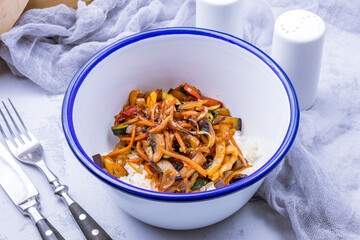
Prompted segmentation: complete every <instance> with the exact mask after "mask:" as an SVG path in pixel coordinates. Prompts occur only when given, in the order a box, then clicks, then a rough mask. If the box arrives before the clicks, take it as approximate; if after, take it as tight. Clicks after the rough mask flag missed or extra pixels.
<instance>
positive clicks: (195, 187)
mask: <svg viewBox="0 0 360 240" xmlns="http://www.w3.org/2000/svg"><path fill="white" fill-rule="evenodd" d="M209 182H211V179H209V178H202V179H200V180H198V181H196V182H195V183H194V185H192V187H191V190H193V191H194V190H198V189H200V188H201V187H203V186H205V185H206V184H208V183H209Z"/></svg>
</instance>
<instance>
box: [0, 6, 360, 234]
mask: <svg viewBox="0 0 360 240" xmlns="http://www.w3.org/2000/svg"><path fill="white" fill-rule="evenodd" d="M298 8H303V9H307V10H310V11H313V12H314V13H317V14H318V15H320V16H321V17H322V18H323V19H324V20H325V22H326V24H327V33H326V41H325V49H324V59H323V66H322V71H321V77H320V83H319V90H318V99H317V101H316V103H315V105H314V106H313V108H312V109H311V110H309V111H306V112H302V113H301V120H300V127H299V132H298V135H297V139H296V140H295V142H294V144H293V146H292V148H291V150H290V151H289V153H288V154H287V156H286V158H285V160H284V161H283V163H282V164H280V165H279V166H278V167H277V168H276V169H275V170H274V171H272V172H271V173H270V174H269V175H268V176H267V177H266V179H265V181H264V184H263V185H262V187H261V188H260V190H259V193H260V195H261V196H262V197H263V198H264V199H266V200H267V201H268V203H269V205H270V206H271V207H272V208H273V209H275V210H276V211H278V212H279V213H280V214H281V215H283V216H286V217H289V219H290V221H291V223H292V226H293V229H294V231H295V233H296V236H297V237H298V238H299V239H360V205H359V204H357V203H358V202H360V148H359V147H358V144H357V143H358V139H359V138H360V116H359V115H360V104H359V101H360V91H359V90H360V78H359V76H360V70H359V69H360V67H359V66H360V54H359V53H360V35H359V34H360V20H359V19H360V18H359V17H358V12H360V3H359V2H356V1H335V0H328V1H326V0H323V1H320V0H317V1H316V0H315V1H314V0H301V1H300V0H295V1H294V0H268V1H266V0H261V1H259V0H256V1H255V0H246V1H245V5H244V11H245V25H244V27H245V28H244V39H245V40H247V41H249V42H251V43H253V44H255V45H256V46H258V47H260V48H261V49H263V50H265V52H267V53H269V52H270V47H271V39H272V31H273V24H274V19H275V18H276V17H277V16H278V15H279V14H281V13H282V12H284V11H287V10H291V9H298ZM194 23H195V0H171V1H170V0H132V1H129V0H128V1H126V0H122V1H115V0H95V1H94V2H93V3H92V4H90V5H89V6H86V5H85V4H83V3H82V2H81V1H80V2H79V8H78V10H77V11H75V10H73V9H69V8H67V7H66V6H64V5H59V6H57V7H53V8H48V9H43V10H30V11H28V12H26V13H25V14H24V15H23V16H22V17H21V18H20V20H19V21H18V23H17V24H16V26H15V27H14V28H13V29H12V30H11V31H10V32H8V33H5V34H3V35H2V36H1V37H2V39H3V43H1V45H0V57H2V58H3V59H4V60H5V61H6V62H7V63H8V65H9V66H10V68H11V70H12V71H13V73H15V74H17V75H21V76H25V77H27V78H29V79H30V80H32V81H33V82H35V83H36V84H38V85H40V86H41V87H43V88H45V89H46V90H48V91H51V92H56V93H61V92H64V91H65V90H66V88H67V85H68V84H69V82H70V81H71V78H72V76H73V75H74V74H75V73H76V71H77V70H78V69H79V68H80V67H81V65H82V64H83V63H85V62H86V60H87V59H89V58H90V57H91V56H92V55H93V54H94V53H96V52H97V51H98V50H100V49H101V48H103V47H104V46H106V45H108V44H109V43H111V42H114V41H116V40H118V39H121V38H122V37H125V36H128V35H130V34H133V33H136V32H139V31H144V30H148V29H152V28H157V27H166V26H194ZM239 224H241V223H239Z"/></svg>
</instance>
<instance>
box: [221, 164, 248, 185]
mask: <svg viewBox="0 0 360 240" xmlns="http://www.w3.org/2000/svg"><path fill="white" fill-rule="evenodd" d="M250 167H252V165H248V166H246V167H243V168H241V169H239V170H237V171H235V172H233V173H231V174H230V175H229V176H228V177H227V178H226V180H225V181H224V182H225V184H226V185H227V184H228V183H229V182H230V181H231V179H232V178H233V177H234V176H235V175H236V174H238V173H241V172H242V171H244V170H245V169H247V168H250Z"/></svg>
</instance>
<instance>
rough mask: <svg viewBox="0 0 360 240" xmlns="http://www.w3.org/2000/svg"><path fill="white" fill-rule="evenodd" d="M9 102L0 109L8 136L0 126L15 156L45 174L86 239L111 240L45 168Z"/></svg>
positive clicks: (40, 152) (37, 147)
mask: <svg viewBox="0 0 360 240" xmlns="http://www.w3.org/2000/svg"><path fill="white" fill-rule="evenodd" d="M8 101H9V107H8V106H7V104H5V102H4V101H2V104H3V106H4V108H5V111H6V113H4V112H3V111H2V110H1V109H0V114H1V116H2V118H3V119H4V122H5V125H6V127H7V130H8V133H5V131H4V130H3V129H2V127H1V124H0V131H1V134H2V135H3V138H4V139H5V142H6V144H7V146H8V148H9V149H10V151H11V153H12V154H13V155H14V157H15V158H16V159H17V160H19V161H21V162H23V163H26V164H30V165H34V166H36V167H38V168H39V169H40V170H41V171H42V172H43V173H44V175H45V177H46V178H47V180H48V182H49V184H50V185H52V186H53V188H54V192H55V195H57V196H59V197H61V198H62V200H63V202H64V203H65V204H66V205H67V206H68V207H69V210H70V212H71V214H72V216H73V217H74V219H75V221H76V223H77V224H78V225H79V227H80V229H81V231H82V232H83V234H84V235H85V237H86V239H88V240H108V239H112V238H111V237H110V236H109V235H108V234H107V233H106V232H105V230H104V229H103V228H102V227H101V226H100V225H99V224H98V223H97V222H96V221H95V220H94V219H93V218H92V217H91V216H90V215H89V214H88V213H87V212H86V211H85V210H84V209H83V208H82V207H81V206H80V205H79V204H78V203H77V202H75V201H74V200H73V199H72V198H71V197H70V196H69V194H68V187H67V186H66V185H63V184H61V183H60V182H59V179H58V178H57V177H56V176H55V175H54V174H53V173H52V172H51V171H50V169H49V168H48V167H47V166H46V164H45V161H44V149H43V147H42V145H41V144H40V143H39V141H38V140H37V139H36V138H35V137H34V135H33V134H32V133H31V132H30V131H29V129H28V128H27V127H26V125H25V124H24V122H23V121H22V119H21V117H20V115H19V113H18V112H17V111H16V109H15V107H14V105H13V104H12V102H11V100H10V99H8ZM10 106H11V107H10ZM11 112H13V113H11Z"/></svg>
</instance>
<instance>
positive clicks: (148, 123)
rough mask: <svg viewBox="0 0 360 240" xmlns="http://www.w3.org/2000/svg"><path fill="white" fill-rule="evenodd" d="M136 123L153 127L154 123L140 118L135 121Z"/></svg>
mask: <svg viewBox="0 0 360 240" xmlns="http://www.w3.org/2000/svg"><path fill="white" fill-rule="evenodd" d="M137 125H144V126H149V127H155V126H156V123H153V122H150V121H148V120H141V121H139V122H138V123H137Z"/></svg>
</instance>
